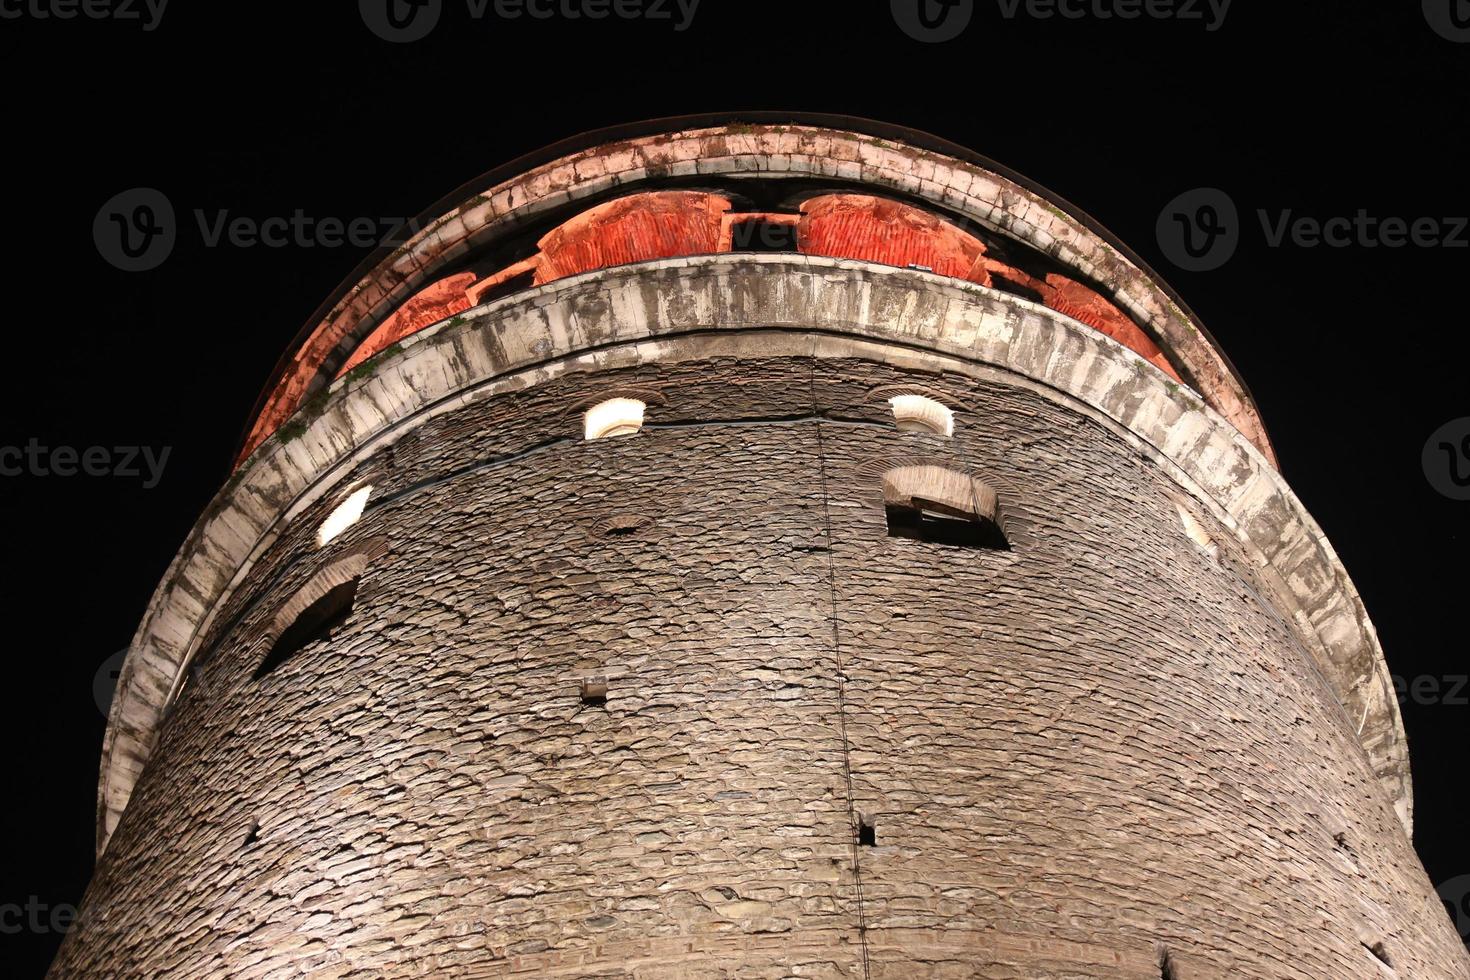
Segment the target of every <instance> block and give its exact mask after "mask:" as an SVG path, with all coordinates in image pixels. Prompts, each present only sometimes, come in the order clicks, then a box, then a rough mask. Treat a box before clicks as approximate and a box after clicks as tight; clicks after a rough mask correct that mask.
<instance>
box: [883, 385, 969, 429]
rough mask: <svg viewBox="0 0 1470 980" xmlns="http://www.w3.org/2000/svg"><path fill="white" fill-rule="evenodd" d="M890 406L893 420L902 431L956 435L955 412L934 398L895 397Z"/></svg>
mask: <svg viewBox="0 0 1470 980" xmlns="http://www.w3.org/2000/svg"><path fill="white" fill-rule="evenodd" d="M888 404H890V405H892V406H893V418H894V420H895V421H896V422H897V423H898V427H899V428H900V429H905V430H908V431H911V432H913V431H918V432H937V433H939V434H940V435H942V436H952V435H954V412H952V411H950V409H949V408H948V407H946V406H944V405H941V404H940V403H939V402H937V401H935V400H934V399H932V398H925V397H924V396H923V395H894V396H893V397H892V398H890V399H888Z"/></svg>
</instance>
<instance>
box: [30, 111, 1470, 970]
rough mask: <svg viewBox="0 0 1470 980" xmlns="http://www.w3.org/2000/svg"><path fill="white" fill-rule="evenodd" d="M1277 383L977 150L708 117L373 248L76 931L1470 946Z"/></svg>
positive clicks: (641, 941) (241, 522)
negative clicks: (1417, 845) (1422, 859)
mask: <svg viewBox="0 0 1470 980" xmlns="http://www.w3.org/2000/svg"><path fill="white" fill-rule="evenodd" d="M1410 803H1411V792H1410V783H1409V770H1408V765H1407V753H1406V749H1405V741H1404V734H1403V729H1402V727H1401V724H1400V719H1399V716H1398V711H1397V705H1396V701H1395V698H1394V692H1393V688H1392V685H1391V683H1390V681H1389V676H1388V673H1387V670H1386V668H1385V665H1384V660H1383V656H1382V652H1381V650H1380V649H1379V646H1378V642H1377V640H1376V638H1375V635H1374V632H1373V628H1372V626H1371V624H1370V623H1369V621H1368V618H1367V616H1366V614H1365V612H1364V609H1363V606H1362V604H1361V602H1360V601H1359V598H1358V595H1357V593H1356V592H1355V590H1354V588H1353V585H1352V583H1351V582H1350V581H1349V579H1348V576H1347V574H1346V572H1345V571H1344V570H1343V568H1342V566H1341V564H1340V563H1339V562H1338V560H1337V558H1336V556H1335V554H1334V552H1333V550H1332V547H1331V545H1330V544H1329V543H1328V542H1327V541H1326V540H1325V539H1324V537H1323V535H1322V533H1321V531H1320V529H1319V528H1318V527H1317V525H1316V524H1315V523H1314V522H1313V520H1312V518H1311V517H1310V516H1309V515H1308V514H1307V512H1306V511H1305V510H1304V509H1303V507H1302V505H1301V503H1300V502H1299V501H1298V500H1297V499H1296V497H1295V496H1293V494H1292V492H1291V490H1290V488H1288V486H1287V485H1286V484H1285V482H1283V480H1282V478H1281V476H1280V475H1279V473H1278V472H1277V470H1276V468H1275V465H1274V460H1273V455H1272V449H1271V445H1270V443H1269V442H1268V440H1267V436H1266V433H1265V430H1264V429H1263V427H1262V425H1261V422H1260V419H1259V418H1258V416H1257V412H1256V409H1255V406H1254V404H1253V402H1252V400H1251V396H1250V394H1249V392H1248V391H1247V390H1246V388H1245V386H1244V384H1243V383H1242V382H1241V381H1240V379H1239V378H1238V377H1237V376H1236V374H1235V372H1234V370H1233V369H1232V367H1231V366H1230V364H1229V362H1228V361H1227V360H1226V359H1225V357H1224V355H1223V354H1222V353H1221V351H1220V350H1219V349H1218V347H1217V346H1216V345H1215V344H1214V343H1213V342H1212V340H1211V339H1210V336H1209V334H1208V333H1206V332H1205V329H1204V327H1203V326H1202V325H1201V324H1200V323H1199V322H1198V321H1197V320H1196V319H1195V318H1194V317H1193V315H1192V314H1191V313H1190V312H1189V310H1188V308H1187V307H1186V306H1185V305H1184V304H1183V302H1182V301H1181V300H1180V299H1179V298H1178V297H1177V296H1175V295H1174V294H1173V293H1172V292H1170V290H1169V289H1168V287H1167V286H1165V285H1164V284H1163V283H1162V282H1161V281H1160V280H1159V279H1158V278H1157V277H1156V276H1154V275H1153V274H1151V273H1150V271H1149V270H1148V269H1147V268H1146V267H1145V266H1144V264H1143V263H1142V262H1141V261H1140V260H1139V259H1138V258H1137V257H1136V256H1134V255H1133V254H1132V253H1131V252H1129V251H1128V250H1127V248H1126V247H1124V246H1123V245H1121V244H1120V243H1118V242H1117V241H1115V240H1113V239H1112V238H1111V237H1110V236H1109V235H1108V234H1107V232H1105V231H1104V230H1103V229H1101V228H1100V227H1098V226H1097V224H1096V223H1095V222H1093V221H1091V220H1090V219H1089V218H1087V217H1086V216H1085V215H1083V214H1081V213H1079V212H1078V211H1077V210H1076V209H1075V208H1072V207H1071V206H1069V205H1068V204H1066V203H1065V202H1063V201H1061V200H1058V199H1057V198H1055V197H1054V196H1051V195H1048V194H1047V193H1046V192H1045V191H1043V190H1041V189H1040V188H1038V187H1036V186H1035V185H1033V184H1030V183H1028V182H1027V181H1026V180H1024V179H1023V178H1021V177H1019V176H1017V175H1015V174H1011V173H1008V172H1006V171H1004V170H1003V169H1002V168H1000V167H998V166H997V165H995V164H993V163H990V162H988V161H986V160H984V159H981V158H979V157H977V156H975V155H973V154H971V153H969V152H967V151H965V150H963V149H961V148H959V147H955V146H952V145H947V144H944V143H942V142H941V141H938V140H935V139H933V138H932V137H928V136H925V135H923V134H917V133H912V132H907V131H899V130H894V129H892V128H890V127H885V126H881V125H878V124H873V123H868V122H860V121H856V120H847V119H843V120H834V119H828V118H806V119H792V118H790V117H786V118H782V119H779V120H777V119H771V118H761V117H756V118H755V119H754V120H753V121H751V120H749V118H747V121H745V122H741V123H739V124H734V123H731V122H729V121H728V120H715V119H680V120H674V121H664V122H661V123H656V124H648V125H644V126H639V127H633V128H630V129H626V130H623V131H619V132H615V133H598V134H593V135H591V136H589V137H585V138H582V139H580V140H576V141H573V142H570V143H567V144H563V145H559V146H556V147H552V148H550V149H549V150H547V151H545V152H544V153H542V154H540V155H538V156H537V157H535V158H534V159H527V160H522V161H518V162H517V163H516V164H514V165H513V166H512V167H509V168H506V169H503V170H501V171H498V172H495V173H492V174H489V175H487V176H486V177H484V178H483V179H481V180H479V181H478V182H476V183H475V184H473V185H472V186H469V187H467V188H465V189H464V190H463V191H461V192H460V193H459V194H457V195H456V196H455V197H454V198H452V199H451V200H449V201H447V202H446V203H445V204H443V205H442V206H440V207H438V208H437V209H436V210H435V211H434V213H433V214H431V215H429V216H428V217H427V218H426V219H425V222H424V224H423V226H422V230H421V231H420V232H419V233H418V234H416V235H415V237H413V238H412V240H411V241H410V242H409V243H408V244H407V245H406V246H404V247H402V248H400V249H398V250H397V251H394V252H393V253H392V254H389V255H385V256H382V257H381V258H380V260H378V261H374V262H370V263H369V264H367V265H365V266H364V267H363V268H362V269H360V270H359V272H358V273H357V274H355V275H354V277H353V279H352V281H351V282H349V283H347V284H346V285H344V286H343V287H342V289H341V290H339V292H338V293H337V294H336V295H334V296H333V297H332V298H331V299H330V300H329V301H328V303H327V304H325V305H324V306H323V308H322V309H321V311H319V314H318V315H317V316H316V317H315V318H314V319H313V321H312V322H311V323H310V324H309V325H308V327H307V329H306V330H305V331H304V332H303V334H302V336H301V338H300V340H299V342H298V343H297V344H296V346H295V347H294V349H293V350H292V351H291V352H290V354H289V355H288V357H287V358H286V359H285V360H283V361H282V363H281V366H280V368H279V369H278V371H277V374H276V376H275V378H274V379H273V380H272V382H271V384H270V386H269V388H268V389H267V390H266V393H265V394H264V395H263V396H262V399H261V402H260V405H259V406H258V409H257V411H256V413H255V415H254V418H253V421H252V424H251V427H250V429H249V431H248V433H247V436H246V439H245V442H244V446H243V449H242V452H241V454H240V459H239V463H238V467H237V470H236V472H235V474H234V475H233V477H232V478H231V479H230V481H229V483H228V484H227V485H226V486H225V487H224V489H222V490H221V491H220V493H219V494H218V496H217V497H216V498H215V500H214V501H213V503H212V504H211V505H210V507H209V509H208V510H207V511H206V513H205V514H204V516H203V517H202V518H201V519H200V521H199V523H198V525H197V526H196V527H195V529H194V531H193V533H192V534H191V535H190V536H189V539H188V540H187V541H186V542H185V544H184V546H183V548H182V550H181V551H180V552H179V555H178V557H177V559H176V560H175V561H174V563H173V565H172V566H171V567H170V568H169V570H168V572H167V575H166V576H165V578H164V580H163V582H162V584H161V585H160V586H159V588H158V591H157V593H156V595H155V596H154V599H153V601H152V604H151V605H150V606H149V608H148V610H147V612H146V615H145V616H144V619H143V622H142V625H141V626H140V628H139V630H138V633H137V636H136V638H135V639H134V641H133V644H132V647H131V653H130V655H129V658H128V660H127V663H126V666H125V667H124V669H123V672H122V676H121V679H120V682H119V687H118V693H117V696H116V698H115V700H114V704H113V708H112V714H111V719H110V724H109V727H108V732H107V737H106V743H105V745H104V749H103V761H102V772H101V785H100V791H99V801H98V854H99V857H98V863H97V870H96V874H95V877H94V879H93V881H92V884H91V887H90V888H89V890H88V893H87V896H86V899H85V903H84V907H83V925H82V926H81V927H80V928H79V929H78V930H77V931H76V932H74V933H73V934H72V935H71V936H70V937H69V938H68V940H67V942H66V944H65V945H64V947H63V949H62V951H61V953H60V955H59V956H58V958H57V960H56V963H55V966H54V968H53V970H52V976H55V977H129V978H131V977H143V978H149V980H153V978H200V977H203V978H216V977H218V978H259V980H266V978H271V980H277V978H280V980H284V978H290V977H303V976H310V977H313V978H322V977H326V978H352V980H358V978H361V980H368V978H374V980H376V978H383V977H392V978H398V977H451V978H458V977H486V978H489V977H528V978H529V977H536V978H541V977H549V978H571V977H597V978H605V980H612V978H629V980H631V978H637V980H652V978H672V977H728V978H771V980H777V978H785V977H802V978H821V977H848V978H859V977H861V978H873V977H884V978H915V977H917V978H923V977H987V978H1016V980H1038V978H1040V980H1046V978H1053V980H1061V978H1068V980H1072V978H1130V980H1133V978H1136V980H1145V978H1176V980H1196V978H1224V977H1230V978H1287V977H1292V978H1312V980H1323V978H1328V980H1344V978H1347V980H1351V978H1389V977H1401V978H1413V980H1426V978H1429V980H1432V978H1463V977H1470V959H1467V956H1466V953H1465V950H1464V948H1463V947H1462V946H1461V943H1460V940H1459V937H1458V936H1457V935H1456V934H1455V931H1454V929H1453V928H1452V926H1451V925H1450V923H1449V921H1448V919H1447V917H1446V916H1445V914H1444V911H1443V909H1442V907H1441V905H1440V903H1439V901H1438V899H1437V898H1436V896H1435V894H1434V891H1433V889H1432V888H1431V886H1430V883H1429V881H1428V880H1427V879H1426V876H1425V873H1424V871H1423V869H1422V867H1421V866H1420V863H1419V861H1418V860H1417V858H1416V856H1415V854H1414V850H1413V848H1412V846H1411V844H1410V832H1411V806H1410Z"/></svg>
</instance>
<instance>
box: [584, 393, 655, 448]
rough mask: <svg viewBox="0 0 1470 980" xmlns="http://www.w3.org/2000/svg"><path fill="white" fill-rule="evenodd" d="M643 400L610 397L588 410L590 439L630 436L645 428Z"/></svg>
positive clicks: (587, 421)
mask: <svg viewBox="0 0 1470 980" xmlns="http://www.w3.org/2000/svg"><path fill="white" fill-rule="evenodd" d="M646 407H647V406H645V405H644V404H643V402H641V401H639V400H638V399H636V398H609V399H608V400H607V401H605V402H602V403H600V404H597V405H594V406H593V407H592V408H589V409H588V410H587V416H586V428H585V432H586V436H587V438H588V439H607V438H609V437H611V436H630V435H632V434H633V433H635V432H637V431H638V430H639V429H641V428H643V410H644V408H646Z"/></svg>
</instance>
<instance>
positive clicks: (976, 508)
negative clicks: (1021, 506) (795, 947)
mask: <svg viewBox="0 0 1470 980" xmlns="http://www.w3.org/2000/svg"><path fill="white" fill-rule="evenodd" d="M883 509H884V511H885V512H886V514H887V517H888V536H889V537H891V538H907V539H910V540H915V541H925V542H928V543H930V544H940V545H948V546H951V547H959V548H983V549H989V550H998V551H1008V550H1010V542H1009V541H1008V540H1007V538H1006V535H1005V531H1004V530H1003V529H1002V527H1001V522H1000V507H999V503H998V501H997V498H996V494H995V491H994V490H992V489H990V488H989V487H987V486H986V485H985V484H983V483H981V482H979V481H978V480H975V479H972V478H971V477H969V476H967V475H966V474H964V473H960V472H957V471H955V470H950V469H946V468H944V467H942V466H933V465H922V466H900V467H897V468H895V469H891V470H889V471H888V472H887V473H885V474H884V476H883Z"/></svg>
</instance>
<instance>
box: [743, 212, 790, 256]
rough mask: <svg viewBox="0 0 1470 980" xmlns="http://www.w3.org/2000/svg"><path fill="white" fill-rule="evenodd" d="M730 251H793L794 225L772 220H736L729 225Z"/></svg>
mask: <svg viewBox="0 0 1470 980" xmlns="http://www.w3.org/2000/svg"><path fill="white" fill-rule="evenodd" d="M730 250H731V251H732V252H795V251H796V250H797V248H796V226H795V225H789V224H778V223H777V222H774V221H760V220H751V221H737V222H736V223H735V224H733V225H731V226H730Z"/></svg>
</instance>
